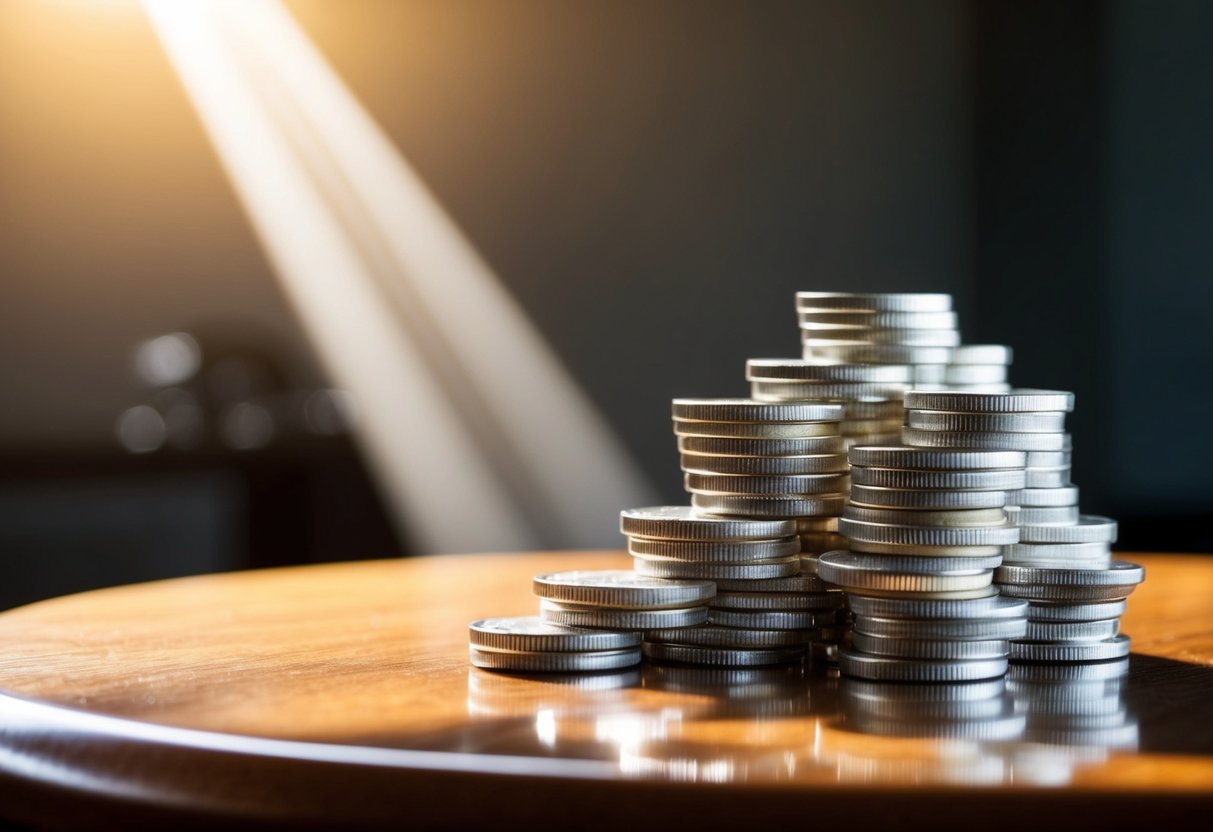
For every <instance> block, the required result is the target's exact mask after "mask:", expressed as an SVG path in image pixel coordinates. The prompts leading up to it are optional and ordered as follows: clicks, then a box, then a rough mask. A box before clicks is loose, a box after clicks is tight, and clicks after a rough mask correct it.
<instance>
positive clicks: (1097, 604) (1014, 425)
mask: <svg viewBox="0 0 1213 832" xmlns="http://www.w3.org/2000/svg"><path fill="white" fill-rule="evenodd" d="M1073 407H1074V394H1073V393H1069V392H1066V391H1056V390H1012V391H1010V392H1006V393H978V392H961V391H912V392H910V393H908V394H907V395H906V425H907V427H906V430H905V440H906V444H909V445H926V446H929V447H933V448H941V447H946V448H965V447H968V448H1005V449H1014V450H1019V451H1024V452H1026V454H1027V457H1026V462H1027V464H1028V466H1029V467H1028V468H1027V469H1026V471H1025V485H1026V484H1027V483H1028V482H1034V483H1037V485H1035V486H1030V487H1025V488H1023V489H1019V490H1016V491H1012V492H1011V493H1010V494H1008V497H1007V500H1008V503H1009V504H1010V508H1009V509H1008V514H1009V515H1010V517H1011V519H1012V521H1013V522H1015V523H1016V524H1017V525H1018V526H1019V542H1018V543H1017V544H1016V545H1013V546H1010V547H1008V548H1007V550H1006V552H1005V553H1004V563H1003V564H1002V566H1001V567H1000V568H999V570H998V571H997V573H996V574H995V581H996V583H998V584H999V586H1000V588H1001V590H1002V593H1003V595H1007V596H1011V597H1016V598H1024V599H1027V600H1029V601H1030V602H1031V604H1030V606H1029V608H1028V622H1029V623H1028V632H1027V633H1026V635H1025V636H1024V637H1022V638H1020V639H1016V640H1015V641H1014V642H1013V643H1012V645H1011V657H1012V659H1016V660H1022V661H1043V662H1048V661H1060V662H1073V661H1104V660H1108V659H1115V658H1120V657H1123V656H1127V655H1128V654H1129V640H1128V638H1127V637H1125V636H1120V635H1119V617H1120V615H1121V613H1123V612H1124V601H1125V599H1126V598H1127V597H1128V596H1129V594H1130V593H1131V592H1132V591H1133V590H1134V589H1135V588H1136V586H1137V584H1139V583H1141V581H1142V580H1143V578H1144V571H1143V570H1142V568H1141V567H1140V566H1137V565H1136V564H1131V563H1126V562H1123V561H1114V560H1112V558H1111V545H1112V543H1113V542H1115V540H1116V522H1115V521H1113V520H1109V519H1107V518H1105V517H1094V516H1087V515H1081V514H1080V513H1079V509H1078V489H1077V487H1075V486H1073V485H1070V484H1069V476H1068V463H1069V457H1068V454H1069V453H1070V436H1069V434H1067V433H1066V432H1065V416H1066V413H1067V412H1069V411H1070V410H1072V409H1073ZM1063 455H1065V456H1063ZM1034 457H1035V458H1034ZM1041 462H1043V463H1058V462H1060V463H1062V464H1061V465H1053V464H1046V465H1042V466H1039V467H1033V466H1032V463H1041ZM1057 468H1062V469H1064V481H1063V479H1062V475H1061V472H1057V471H1056V469H1057ZM1041 469H1053V470H1043V471H1042V470H1041ZM1046 483H1047V484H1046Z"/></svg>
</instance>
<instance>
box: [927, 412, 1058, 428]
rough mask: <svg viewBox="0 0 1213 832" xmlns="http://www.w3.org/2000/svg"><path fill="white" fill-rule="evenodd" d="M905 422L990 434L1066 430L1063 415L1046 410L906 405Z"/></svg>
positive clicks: (928, 426)
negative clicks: (996, 410) (978, 410)
mask: <svg viewBox="0 0 1213 832" xmlns="http://www.w3.org/2000/svg"><path fill="white" fill-rule="evenodd" d="M906 425H907V426H909V427H912V428H921V429H922V430H943V431H965V432H968V431H977V432H978V433H991V432H1001V431H1009V432H1014V433H1061V432H1062V431H1064V430H1065V429H1066V414H1065V413H1062V412H1046V413H951V412H948V411H940V410H914V409H912V408H906Z"/></svg>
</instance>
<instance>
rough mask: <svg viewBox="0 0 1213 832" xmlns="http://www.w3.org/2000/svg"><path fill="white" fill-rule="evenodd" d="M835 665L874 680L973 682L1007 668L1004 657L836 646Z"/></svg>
mask: <svg viewBox="0 0 1213 832" xmlns="http://www.w3.org/2000/svg"><path fill="white" fill-rule="evenodd" d="M838 669H839V671H840V672H841V673H842V674H843V675H844V676H857V677H859V678H861V679H872V680H875V681H888V682H892V681H901V682H974V681H978V680H981V679H993V678H996V677H998V676H1002V675H1003V674H1005V673H1006V672H1007V660H1006V659H1005V658H994V659H969V660H966V661H939V660H934V661H932V660H927V659H897V658H889V657H886V656H869V655H866V654H864V653H859V652H856V651H855V650H851V649H848V648H846V647H842V648H839V651H838Z"/></svg>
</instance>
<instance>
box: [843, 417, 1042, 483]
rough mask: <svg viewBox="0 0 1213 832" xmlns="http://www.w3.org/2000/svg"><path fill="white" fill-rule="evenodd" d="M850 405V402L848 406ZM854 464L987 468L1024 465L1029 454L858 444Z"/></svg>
mask: <svg viewBox="0 0 1213 832" xmlns="http://www.w3.org/2000/svg"><path fill="white" fill-rule="evenodd" d="M847 406H848V407H850V405H847ZM848 458H849V460H850V462H851V464H852V465H863V466H868V467H873V468H908V469H912V470H940V469H941V470H944V471H949V472H950V471H958V470H988V469H992V468H1023V467H1024V465H1026V464H1027V462H1026V460H1027V454H1025V453H1024V452H1023V451H966V450H935V449H933V448H906V447H901V446H898V447H879V446H865V445H856V446H854V447H852V448H851V450H850V451H849V452H848Z"/></svg>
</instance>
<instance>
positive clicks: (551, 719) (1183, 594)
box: [0, 552, 1213, 828]
mask: <svg viewBox="0 0 1213 832" xmlns="http://www.w3.org/2000/svg"><path fill="white" fill-rule="evenodd" d="M1127 557H1130V558H1131V559H1133V558H1134V556H1127ZM1139 560H1140V562H1142V563H1144V564H1145V565H1146V567H1147V581H1146V583H1145V584H1144V585H1143V586H1142V587H1141V588H1140V589H1139V590H1138V592H1137V593H1135V594H1134V595H1133V596H1132V597H1131V598H1130V603H1129V612H1128V614H1127V615H1126V616H1125V618H1124V622H1123V623H1124V631H1126V632H1128V633H1130V634H1131V635H1132V637H1133V646H1134V658H1133V660H1132V672H1131V674H1130V677H1129V680H1128V684H1127V686H1125V687H1124V689H1123V691H1120V692H1118V693H1116V694H1115V695H1116V696H1120V697H1121V700H1122V704H1123V706H1124V707H1125V708H1126V709H1128V711H1129V712H1130V713H1131V715H1132V720H1131V721H1132V722H1133V724H1134V725H1135V726H1136V727H1135V728H1134V732H1133V733H1134V737H1133V739H1134V741H1133V743H1132V745H1131V746H1129V747H1127V748H1126V747H1124V745H1123V743H1121V744H1120V746H1116V745H1111V746H1107V747H1098V746H1095V747H1082V748H1074V747H1064V746H1053V747H1042V746H1041V744H1040V743H1039V742H1037V743H1033V744H1025V743H1023V742H1018V741H1016V742H984V743H979V744H978V745H974V744H973V743H972V742H969V743H967V744H963V743H962V744H958V743H957V742H955V741H953V740H950V739H947V738H946V737H945V736H943V734H940V735H938V736H936V735H933V734H931V733H930V732H926V733H927V735H926V736H917V737H908V738H907V737H900V736H890V735H877V734H873V733H872V732H870V731H866V732H865V731H864V730H859V729H857V725H859V723H858V722H856V720H855V719H854V715H853V714H851V715H850V716H848V711H847V703H848V702H852V704H853V700H852V699H848V696H849V693H848V690H847V687H846V683H845V681H844V682H843V683H842V684H841V685H840V682H839V680H838V679H837V677H836V674H832V673H829V672H827V671H826V670H825V669H822V668H817V667H814V668H811V669H810V670H808V671H804V670H802V669H800V668H775V669H771V670H766V671H760V672H755V673H751V674H740V675H738V674H734V678H732V679H724V680H722V679H721V678H719V674H716V675H715V676H714V675H713V674H711V673H705V672H702V671H699V670H695V669H689V668H677V667H669V666H665V667H662V666H646V667H645V668H644V669H643V670H636V671H628V672H626V673H620V674H605V675H598V676H590V677H585V676H581V677H563V676H557V677H542V678H539V677H532V678H525V677H517V676H511V675H502V674H493V673H488V672H484V671H478V670H475V669H473V668H470V667H469V666H468V663H467V630H466V627H467V623H468V622H469V621H470V620H472V619H474V618H480V617H485V616H489V615H513V614H529V613H532V612H533V611H534V610H535V606H536V605H535V600H534V598H533V597H532V596H531V594H530V577H531V575H533V574H535V573H537V572H541V571H553V570H558V569H565V568H574V567H576V568H609V567H616V566H622V567H626V566H628V565H629V562H628V559H627V558H626V557H625V556H624V555H622V554H621V553H618V552H567V553H545V554H521V555H476V556H471V555H469V556H446V557H436V558H419V559H411V560H404V561H376V562H367V563H356V564H339V565H326V566H309V567H299V568H292V569H281V570H270V571H263V572H245V573H236V574H230V575H215V576H202V577H197V578H189V579H182V580H176V581H166V582H160V583H155V584H146V585H136V586H129V587H120V588H115V589H109V590H103V591H98V592H92V593H86V594H83V595H77V596H70V597H66V598H60V599H55V600H53V601H47V602H43V603H40V604H35V605H31V606H29V607H25V608H21V609H17V610H13V611H10V612H7V613H4V614H2V615H0V643H3V645H4V648H3V650H2V651H0V691H2V692H3V694H4V695H2V696H0V813H4V812H7V813H8V815H9V817H12V818H16V819H18V820H22V821H24V822H34V823H39V824H45V825H48V826H52V827H59V828H68V827H70V826H72V825H73V824H74V823H77V822H79V821H81V819H87V820H88V821H89V822H90V823H97V822H104V823H109V822H112V823H114V824H116V825H122V824H125V823H128V822H132V821H148V820H155V819H171V821H172V822H174V823H182V822H189V821H191V820H192V821H196V822H199V823H203V824H204V825H205V824H206V823H209V822H211V821H213V820H215V819H216V818H222V819H223V820H224V821H225V822H231V821H233V820H243V821H246V822H252V821H256V822H259V823H265V822H277V823H283V824H286V825H296V824H299V823H303V822H305V821H306V822H308V823H316V824H320V825H324V824H325V823H331V824H333V825H339V826H346V825H365V826H376V825H381V824H382V825H391V824H392V823H394V822H395V821H397V820H400V819H401V818H402V817H407V818H409V819H410V820H411V822H412V823H413V824H414V825H417V824H420V825H422V826H433V827H445V826H451V827H454V826H457V825H460V824H465V823H477V822H483V821H484V820H486V819H487V818H502V817H510V818H514V819H520V820H522V819H526V818H527V817H530V816H531V815H534V816H535V818H534V819H535V820H536V821H537V822H538V820H539V819H540V818H541V817H543V816H546V817H549V818H550V812H551V811H555V809H556V808H558V807H567V806H568V805H569V804H570V801H574V799H575V801H576V802H578V806H580V807H586V806H594V807H597V808H596V814H594V815H593V816H592V817H591V818H586V817H584V814H583V810H582V809H578V816H579V817H581V818H582V820H583V821H584V824H583V825H587V826H589V827H596V826H602V827H604V828H605V827H606V826H610V825H617V823H619V822H625V821H626V818H625V817H624V816H623V815H624V814H626V813H624V812H623V810H622V808H621V805H620V803H619V801H620V800H623V801H625V802H629V801H635V800H639V799H642V798H643V799H652V800H656V801H658V802H659V803H660V804H661V807H662V808H661V809H660V810H656V809H651V810H648V811H650V813H651V817H652V818H653V819H654V820H657V819H660V817H663V816H665V815H669V817H670V818H671V819H675V820H676V819H677V818H678V817H682V819H683V820H684V821H685V819H686V818H685V816H679V815H677V814H676V811H678V810H679V809H678V807H682V811H693V812H694V813H697V814H703V815H704V816H705V817H711V818H715V819H721V818H724V817H726V816H735V818H736V822H739V823H740V822H745V818H747V817H751V816H752V814H749V815H747V814H746V812H750V813H752V812H754V811H757V810H758V809H761V810H762V811H763V812H766V813H767V814H768V815H771V816H778V815H779V814H780V813H781V812H787V813H788V817H794V816H796V815H799V816H801V817H803V816H804V812H805V810H806V806H807V802H811V801H817V802H818V803H820V802H822V800H823V795H824V794H826V793H835V792H837V790H838V789H843V790H844V791H847V792H856V793H862V794H863V795H864V799H863V800H862V801H858V804H857V802H856V801H855V800H848V801H847V804H846V805H847V806H848V807H849V809H848V810H847V811H848V812H850V814H848V815H846V817H843V814H844V813H843V812H842V809H841V808H839V807H838V806H837V805H835V806H834V808H833V809H829V810H827V809H823V808H821V807H820V806H818V807H816V808H815V810H814V811H816V812H817V813H818V815H815V817H816V816H820V817H821V818H822V819H823V820H824V819H825V818H826V817H827V816H828V815H829V814H830V813H831V812H834V813H836V814H838V821H839V822H854V820H855V819H856V818H861V819H866V820H867V821H869V822H872V823H876V822H883V821H884V820H887V819H888V818H890V817H896V818H898V819H899V821H900V822H901V823H902V824H903V825H904V823H905V821H906V818H905V814H904V811H905V808H906V807H911V806H913V807H917V808H918V809H920V810H923V811H924V812H925V814H923V815H922V818H920V819H921V820H922V821H923V823H922V824H921V825H924V826H931V827H932V828H942V827H946V826H948V825H949V824H950V823H951V822H952V821H953V820H954V821H956V823H957V825H963V819H964V818H965V817H966V815H965V812H966V811H972V810H975V807H978V806H980V807H982V808H981V812H982V815H983V816H987V815H988V811H989V809H990V807H994V806H997V805H1000V804H1001V803H1005V805H1006V806H1008V807H1010V808H1009V810H1008V811H1009V814H1008V815H1007V823H1008V824H1009V823H1010V820H1009V819H1010V818H1012V817H1015V808H1014V807H1016V806H1019V805H1020V802H1022V801H1024V800H1026V799H1028V798H1025V797H1024V794H1025V792H1026V793H1029V794H1030V795H1031V798H1030V799H1031V800H1032V801H1044V802H1046V803H1049V804H1050V805H1053V806H1054V808H1055V810H1056V811H1057V812H1059V813H1062V814H1065V813H1068V812H1073V813H1074V814H1075V818H1076V819H1075V821H1074V823H1076V824H1077V825H1078V827H1080V828H1081V827H1082V826H1083V825H1084V824H1085V823H1086V822H1087V821H1092V822H1093V821H1094V820H1095V819H1097V818H1103V819H1104V820H1105V821H1107V820H1108V819H1109V818H1111V817H1113V816H1115V818H1116V819H1118V820H1121V821H1123V820H1125V819H1126V818H1131V817H1133V816H1134V813H1141V815H1142V817H1143V818H1144V817H1146V816H1149V817H1152V818H1153V819H1154V821H1155V822H1157V821H1158V819H1159V818H1160V817H1161V818H1164V819H1165V820H1167V822H1169V823H1171V824H1173V825H1183V823H1184V822H1185V821H1186V820H1188V819H1193V818H1195V817H1196V816H1197V813H1199V812H1207V811H1208V809H1210V808H1213V797H1211V795H1213V735H1211V734H1210V731H1211V730H1213V728H1211V727H1210V726H1213V626H1211V625H1213V609H1210V606H1209V603H1210V600H1211V599H1213V560H1209V559H1205V558H1201V557H1196V556H1161V555H1149V556H1146V555H1142V556H1140V558H1139ZM587 684H590V685H593V686H596V688H595V687H587V686H586V685H587ZM1015 704H1016V707H1017V708H1018V707H1021V706H1025V705H1026V706H1029V707H1030V705H1031V703H1024V702H1017V703H1015ZM1113 704H1116V703H1115V702H1114V703H1113ZM107 717H110V718H107ZM861 727H862V726H861ZM920 733H921V732H920ZM1083 736H1088V737H1089V736H1096V735H1095V734H1090V733H1088V734H1084V735H1083ZM1134 748H1136V750H1134ZM966 754H967V755H968V756H964V755H966ZM958 755H960V756H958ZM928 786H929V788H928ZM469 789H471V790H473V791H474V792H475V794H477V795H479V796H480V797H478V798H477V799H476V800H469V799H467V795H468V794H469V792H468V790H469ZM389 795H390V797H389ZM486 795H488V796H489V797H485V796H486ZM944 795H946V799H945V798H944V797H943V796H944ZM494 801H497V802H494ZM755 801H761V802H760V803H756V802H755ZM827 802H831V803H832V804H836V803H837V801H827ZM726 803H727V806H726V805H725V804H726ZM537 805H541V806H543V807H545V808H546V809H547V810H548V812H547V814H546V815H545V813H544V812H540V811H539V810H538V809H537V808H536V806H537ZM629 805H631V804H630V803H629ZM687 807H693V808H687ZM1149 812H1153V813H1154V814H1152V815H1150V814H1149ZM1160 812H1161V813H1163V814H1162V815H1159V814H1158V813H1160ZM766 816H767V815H764V817H766ZM968 819H969V821H970V823H971V820H972V817H971V816H969V817H968ZM928 821H929V822H928ZM999 823H1001V821H999V820H998V819H997V818H994V819H992V820H991V821H990V824H992V827H991V828H997V827H998V825H999Z"/></svg>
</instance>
